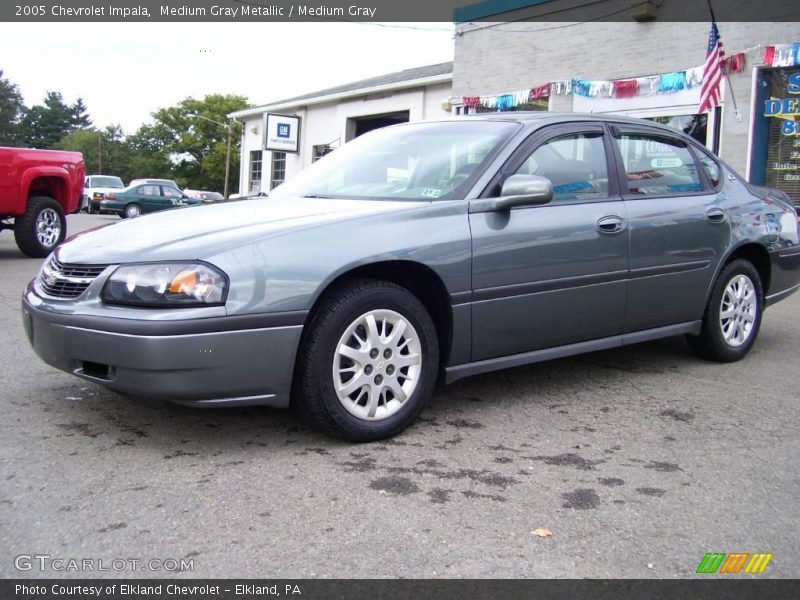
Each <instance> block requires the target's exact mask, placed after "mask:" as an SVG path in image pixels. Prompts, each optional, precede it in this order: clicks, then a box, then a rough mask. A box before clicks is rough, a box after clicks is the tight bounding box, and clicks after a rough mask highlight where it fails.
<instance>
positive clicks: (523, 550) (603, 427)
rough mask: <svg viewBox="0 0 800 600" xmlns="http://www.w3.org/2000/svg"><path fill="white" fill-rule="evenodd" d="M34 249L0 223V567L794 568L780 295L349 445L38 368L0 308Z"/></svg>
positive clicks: (30, 266)
mask: <svg viewBox="0 0 800 600" xmlns="http://www.w3.org/2000/svg"><path fill="white" fill-rule="evenodd" d="M116 220H117V218H116V217H105V216H102V217H101V216H89V215H73V216H70V217H69V222H70V230H71V233H74V232H76V231H78V230H81V229H85V228H88V227H92V226H95V225H98V224H102V223H106V222H111V223H113V222H115V221H116ZM40 262H41V261H39V260H32V259H28V258H25V257H23V256H22V255H21V254H20V253H19V252H18V251H17V249H16V246H15V245H14V240H13V235H12V234H11V233H10V232H3V233H2V234H0V273H2V275H3V276H2V278H0V315H2V323H3V326H2V328H1V329H0V342H1V343H0V353H1V354H0V365H2V368H1V369H0V380H1V381H2V385H1V386H0V394H1V395H2V400H0V431H1V432H2V434H1V435H0V481H2V487H0V539H2V540H4V542H3V544H2V553H0V576H2V577H54V576H69V577H77V576H83V577H85V576H125V577H137V576H144V577H153V576H165V575H168V576H172V575H171V574H166V573H164V572H163V571H156V572H152V571H144V570H141V568H138V567H137V568H136V569H132V568H125V569H122V570H120V571H113V570H112V571H104V572H94V573H87V572H84V573H80V572H77V573H76V572H53V571H49V570H45V571H40V570H39V569H38V568H36V567H35V565H34V568H32V569H31V570H29V571H19V570H18V569H17V568H16V567H15V557H17V556H19V555H32V554H47V555H50V556H51V557H59V558H64V559H71V558H75V559H83V558H90V559H95V560H100V559H102V560H104V561H107V562H106V564H108V563H110V561H112V560H113V559H116V558H134V559H141V560H142V561H146V560H149V559H160V560H162V561H163V560H167V559H176V560H180V559H193V570H192V571H189V570H186V571H183V572H180V573H177V574H175V575H176V576H180V577H192V576H193V577H228V576H231V577H233V576H241V577H282V578H309V577H347V578H351V577H352V578H383V577H426V578H427V577H482V578H483V577H498V578H500V577H502V578H505V577H513V578H529V577H635V578H643V577H644V578H646V577H694V576H695V569H696V568H697V566H698V564H699V562H700V560H701V559H702V558H703V556H704V554H705V553H706V552H769V553H773V555H774V556H773V559H772V561H771V563H770V564H769V567H768V568H767V570H766V572H765V573H764V575H761V577H795V576H797V574H798V566H797V565H798V561H799V560H800V527H798V521H797V512H798V508H800V500H798V498H800V474H799V472H798V456H800V432H799V431H798V428H799V427H800V392H798V385H797V372H798V367H800V352H799V351H798V342H800V320H799V319H798V318H797V313H798V311H800V295H795V296H793V297H791V298H790V299H788V300H786V301H784V302H782V303H779V304H777V305H775V306H774V307H772V308H770V309H769V310H768V311H767V313H766V316H765V320H764V323H763V326H762V329H761V333H760V337H759V340H758V341H757V343H756V346H755V348H754V349H753V351H752V352H751V353H750V355H749V356H748V358H746V359H745V360H744V361H742V362H740V363H736V364H730V365H718V364H713V363H707V362H702V361H700V360H698V359H696V358H695V357H694V356H693V355H692V354H691V353H690V352H689V350H688V347H687V346H686V344H685V343H684V341H683V340H682V339H680V338H676V339H670V340H665V341H659V342H654V343H647V344H643V345H639V346H633V347H628V348H625V349H620V350H614V351H606V352H598V353H594V354H589V355H584V356H579V357H575V358H570V359H564V360H559V361H555V362H549V363H543V364H539V365H534V366H529V367H521V368H517V369H513V370H509V371H504V372H499V373H494V374H489V375H485V376H480V377H475V378H471V379H467V380H463V381H460V382H458V383H456V384H454V385H452V386H449V387H441V388H440V389H438V391H437V392H436V394H435V397H434V402H433V404H432V405H431V406H430V407H429V408H428V409H427V410H426V411H425V412H424V413H423V416H422V419H421V420H420V421H419V422H418V423H417V424H416V425H415V426H413V427H412V428H411V429H410V430H408V431H407V432H406V433H405V434H403V435H401V436H399V437H398V438H396V439H394V440H390V441H387V442H381V443H373V444H366V445H351V444H347V443H344V442H339V441H335V440H331V439H329V438H326V437H323V436H321V435H318V434H316V433H314V432H313V431H310V430H309V429H308V428H307V427H306V426H305V425H304V423H303V422H302V421H301V420H300V419H299V418H298V417H297V416H295V415H294V414H293V413H291V412H289V411H277V410H270V409H256V408H250V409H227V410H202V409H189V408H183V407H178V406H164V407H153V406H147V405H143V404H141V403H138V402H136V401H134V400H132V399H129V398H125V397H122V396H118V395H116V394H114V393H112V392H109V391H106V390H105V389H103V388H101V387H98V386H95V385H93V384H90V383H87V382H84V381H81V380H79V379H77V378H75V377H72V376H69V375H67V374H64V373H61V372H58V371H55V370H53V369H51V368H49V367H47V366H46V365H44V363H42V362H41V361H39V359H38V358H37V357H36V356H35V355H34V354H33V352H32V351H31V349H30V348H29V346H28V342H27V340H26V339H25V335H24V332H23V329H22V325H21V321H20V309H19V302H20V295H21V292H22V290H23V288H24V286H25V285H26V283H27V282H28V280H29V279H30V278H32V277H33V275H34V274H35V273H36V270H37V268H38V266H39V264H40ZM253 352H258V348H253ZM264 360H265V361H268V360H269V357H268V356H265V357H264ZM537 529H547V530H550V532H552V536H550V537H538V536H536V535H533V534H532V533H531V532H532V531H534V530H537ZM729 577H730V576H729ZM735 577H749V576H748V575H736V576H735Z"/></svg>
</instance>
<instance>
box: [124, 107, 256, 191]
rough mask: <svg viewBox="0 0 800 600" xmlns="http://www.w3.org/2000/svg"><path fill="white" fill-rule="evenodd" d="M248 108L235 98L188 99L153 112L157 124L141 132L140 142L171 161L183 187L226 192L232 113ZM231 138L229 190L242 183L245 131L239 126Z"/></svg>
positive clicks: (176, 176) (145, 127)
mask: <svg viewBox="0 0 800 600" xmlns="http://www.w3.org/2000/svg"><path fill="white" fill-rule="evenodd" d="M246 106H247V99H246V98H244V97H242V96H235V95H222V94H210V95H208V96H206V97H205V98H203V99H202V100H197V99H195V98H186V99H184V100H182V101H181V102H179V103H178V105H177V106H173V107H170V108H162V109H160V110H158V111H156V112H155V113H153V120H154V123H153V124H152V125H146V126H143V127H142V128H140V129H139V131H138V132H137V136H138V140H137V141H138V142H139V143H143V142H144V143H145V146H146V147H148V149H149V150H151V151H152V152H154V153H156V154H160V155H161V157H162V158H167V159H168V160H169V163H170V164H171V165H172V171H173V173H174V176H175V179H176V180H177V181H178V183H179V184H181V185H184V186H186V187H193V188H199V189H210V190H215V191H222V190H223V187H224V183H225V155H226V150H227V140H228V129H227V126H226V125H227V123H228V122H229V119H228V114H229V113H231V112H233V111H236V110H241V109H242V108H245V107H246ZM215 121H216V122H215ZM231 139H232V144H231V167H230V182H229V186H228V189H229V190H232V189H237V187H238V181H239V147H240V141H241V129H240V128H239V125H237V124H235V123H233V124H232V138H231ZM145 140H146V142H145ZM147 176H148V177H155V176H156V175H147Z"/></svg>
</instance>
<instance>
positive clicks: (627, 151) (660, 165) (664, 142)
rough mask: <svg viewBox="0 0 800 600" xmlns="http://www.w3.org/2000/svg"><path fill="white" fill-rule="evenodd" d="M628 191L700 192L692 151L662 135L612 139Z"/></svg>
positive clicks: (642, 193)
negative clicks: (622, 166)
mask: <svg viewBox="0 0 800 600" xmlns="http://www.w3.org/2000/svg"><path fill="white" fill-rule="evenodd" d="M616 143H617V145H618V147H619V151H620V153H621V154H622V163H623V165H624V166H625V179H626V181H627V187H628V189H627V190H626V192H627V193H628V194H637V195H640V196H663V195H670V194H682V193H687V192H699V191H702V189H703V186H702V185H701V183H700V176H699V174H698V172H697V165H696V164H695V161H694V158H693V156H692V153H691V152H690V151H689V148H687V147H686V146H685V145H684V144H683V143H681V142H679V141H677V140H673V139H670V138H666V137H656V136H647V135H638V134H636V135H621V136H619V137H618V138H616Z"/></svg>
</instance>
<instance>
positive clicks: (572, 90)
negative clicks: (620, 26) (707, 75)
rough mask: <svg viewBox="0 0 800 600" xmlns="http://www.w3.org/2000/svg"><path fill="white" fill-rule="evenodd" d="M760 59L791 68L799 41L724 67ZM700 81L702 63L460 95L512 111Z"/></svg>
mask: <svg viewBox="0 0 800 600" xmlns="http://www.w3.org/2000/svg"><path fill="white" fill-rule="evenodd" d="M762 49H763V51H764V53H763V58H762V60H761V61H760V62H761V63H763V64H764V65H765V66H768V67H793V66H796V65H800V42H797V43H794V44H778V45H774V46H753V47H752V48H748V49H746V50H743V51H741V52H737V53H736V54H732V55H730V56H728V57H727V58H726V59H725V69H726V71H727V72H728V73H729V74H733V73H741V72H742V71H744V69H745V66H746V62H747V53H748V52H750V51H753V50H762ZM702 84H703V65H700V66H697V67H693V68H691V69H685V70H683V71H674V72H670V73H661V74H659V75H649V76H647V77H634V78H628V79H612V80H588V79H581V78H578V77H573V78H572V79H564V80H560V81H552V82H550V83H545V84H543V85H540V86H537V87H534V88H529V89H526V90H519V91H516V92H508V93H505V94H495V95H489V96H463V97H462V98H461V103H462V106H463V107H464V108H470V109H478V108H484V109H490V110H496V111H507V110H515V109H517V108H519V107H520V106H524V105H526V104H532V103H536V102H538V101H542V100H547V99H548V98H549V97H550V96H551V95H575V96H584V97H588V98H633V97H636V96H652V95H654V94H671V93H675V92H679V91H681V90H685V89H692V88H695V87H698V86H702Z"/></svg>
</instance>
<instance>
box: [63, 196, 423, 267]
mask: <svg viewBox="0 0 800 600" xmlns="http://www.w3.org/2000/svg"><path fill="white" fill-rule="evenodd" d="M418 206H419V203H418V202H392V201H377V200H333V199H327V198H281V199H273V198H264V199H258V200H246V201H241V202H230V203H225V204H206V205H201V206H196V207H191V208H177V209H173V210H167V211H161V212H158V213H153V214H150V215H145V216H142V217H138V218H135V219H130V220H125V221H121V222H119V223H114V224H113V225H109V226H106V227H101V228H98V229H93V230H90V231H86V232H82V233H79V234H77V235H75V236H73V237H72V238H70V239H69V240H68V241H67V242H65V243H64V244H63V245H62V246H60V247H59V249H58V257H59V260H60V261H61V262H67V263H82V264H115V263H120V262H134V261H151V260H183V259H193V258H203V257H208V256H211V255H214V254H217V253H218V252H222V251H225V250H229V249H231V248H233V247H236V246H239V245H242V244H246V243H251V242H253V241H256V240H260V239H264V238H266V237H271V236H275V235H283V234H285V233H287V232H290V231H292V230H297V229H306V228H309V227H319V226H323V225H324V224H326V223H330V222H337V221H341V220H345V219H359V218H362V217H368V216H370V215H377V214H382V213H390V212H398V211H402V210H412V209H414V208H415V207H418Z"/></svg>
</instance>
